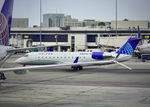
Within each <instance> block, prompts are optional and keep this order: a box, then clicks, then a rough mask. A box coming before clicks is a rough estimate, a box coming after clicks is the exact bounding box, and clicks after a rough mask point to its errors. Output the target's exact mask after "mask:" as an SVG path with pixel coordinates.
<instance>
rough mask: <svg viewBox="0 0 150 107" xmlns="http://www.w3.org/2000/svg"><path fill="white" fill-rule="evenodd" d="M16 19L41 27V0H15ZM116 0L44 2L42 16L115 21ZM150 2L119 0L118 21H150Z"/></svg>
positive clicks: (143, 0)
mask: <svg viewBox="0 0 150 107" xmlns="http://www.w3.org/2000/svg"><path fill="white" fill-rule="evenodd" d="M14 1H15V3H14V10H13V17H14V18H29V23H30V26H33V25H39V22H40V0H14ZM115 1H116V0H42V14H45V13H56V12H57V13H64V14H65V15H71V16H72V18H76V19H79V20H84V19H95V20H100V21H111V20H115V9H116V8H115ZM149 5H150V0H118V20H123V19H125V18H127V19H129V20H150V12H149V11H150V6H149Z"/></svg>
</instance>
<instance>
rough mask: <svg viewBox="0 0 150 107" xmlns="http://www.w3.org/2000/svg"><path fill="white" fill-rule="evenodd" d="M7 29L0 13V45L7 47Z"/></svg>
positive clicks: (4, 19) (5, 21)
mask: <svg viewBox="0 0 150 107" xmlns="http://www.w3.org/2000/svg"><path fill="white" fill-rule="evenodd" d="M8 40H9V29H8V23H7V20H6V18H5V16H4V15H3V14H2V13H0V45H5V46H8Z"/></svg>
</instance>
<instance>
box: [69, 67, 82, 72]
mask: <svg viewBox="0 0 150 107" xmlns="http://www.w3.org/2000/svg"><path fill="white" fill-rule="evenodd" d="M71 69H72V70H74V71H77V70H83V67H82V66H72V67H71Z"/></svg>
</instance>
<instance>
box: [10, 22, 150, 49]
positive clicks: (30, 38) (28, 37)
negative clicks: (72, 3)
mask: <svg viewBox="0 0 150 107" xmlns="http://www.w3.org/2000/svg"><path fill="white" fill-rule="evenodd" d="M125 22H127V21H125ZM125 22H121V21H120V22H118V29H117V36H116V31H115V26H114V25H115V24H114V23H115V22H113V21H112V22H111V23H112V24H111V27H110V28H107V27H94V28H92V27H71V28H70V29H68V30H63V29H61V28H60V27H43V28H42V30H41V33H40V28H38V27H36V28H29V27H24V28H22V27H19V28H17V27H13V28H12V29H11V39H10V44H11V45H13V46H15V47H21V48H23V47H30V46H37V45H39V44H40V35H41V37H42V40H41V42H42V45H45V46H51V45H55V44H59V45H60V51H67V50H70V51H84V50H86V49H91V48H92V49H93V48H98V47H99V45H105V46H109V47H120V46H122V45H123V44H124V43H125V42H126V41H127V39H128V38H130V37H131V36H132V37H137V33H138V31H137V25H140V28H141V37H142V38H143V39H145V40H149V38H150V29H149V26H148V25H149V24H148V23H149V22H148V21H143V22H142V21H139V22H138V21H130V23H132V24H131V25H132V26H129V25H130V24H125ZM127 23H129V22H127ZM129 27H130V28H131V29H129ZM133 28H134V29H133Z"/></svg>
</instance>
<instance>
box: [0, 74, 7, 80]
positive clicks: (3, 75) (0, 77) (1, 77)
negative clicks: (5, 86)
mask: <svg viewBox="0 0 150 107" xmlns="http://www.w3.org/2000/svg"><path fill="white" fill-rule="evenodd" d="M5 79H7V78H6V77H5V74H4V73H3V72H0V80H5Z"/></svg>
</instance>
